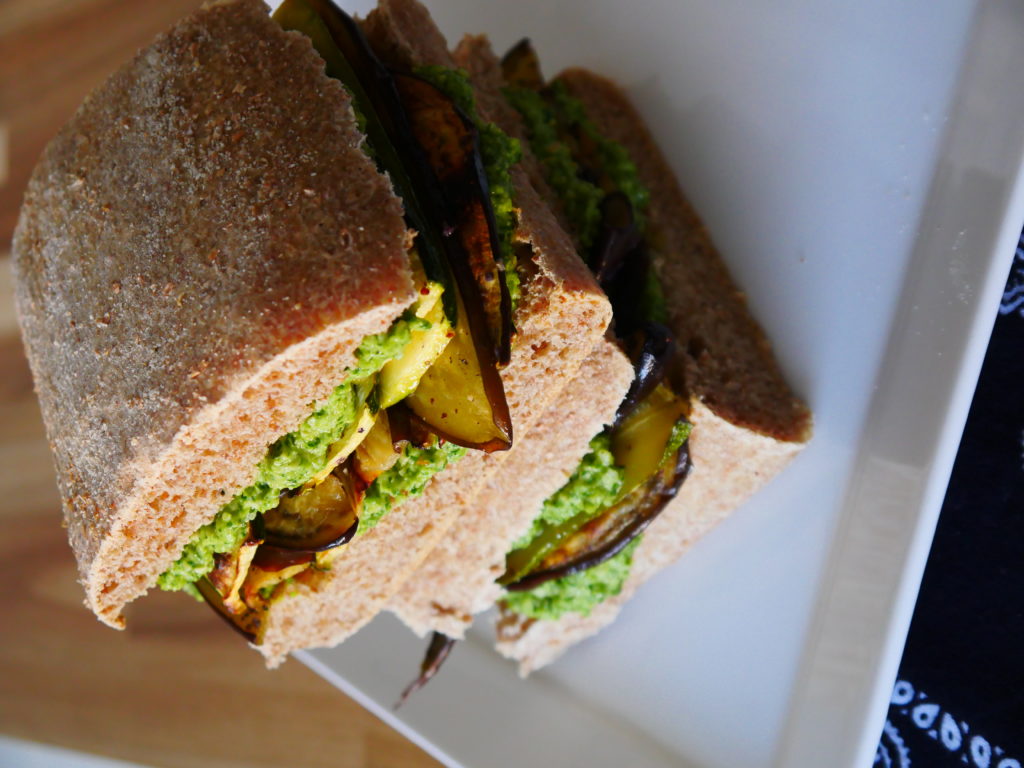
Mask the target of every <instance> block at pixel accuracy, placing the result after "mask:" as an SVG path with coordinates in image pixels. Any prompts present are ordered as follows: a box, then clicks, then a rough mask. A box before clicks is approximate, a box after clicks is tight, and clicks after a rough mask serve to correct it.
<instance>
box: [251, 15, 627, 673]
mask: <svg viewBox="0 0 1024 768" xmlns="http://www.w3.org/2000/svg"><path fill="white" fill-rule="evenodd" d="M362 26H363V29H364V32H365V33H366V36H367V38H368V39H369V40H370V42H371V44H372V46H373V48H374V50H375V51H376V52H377V53H378V55H380V56H381V58H382V59H383V60H384V61H385V63H387V64H389V65H391V66H395V67H401V68H406V69H409V68H412V67H415V66H417V65H421V64H425V65H439V66H447V67H451V66H454V62H453V60H452V57H451V54H450V53H449V51H448V47H447V43H446V42H445V39H444V37H443V36H442V35H441V33H440V32H439V31H438V30H437V28H436V27H435V26H434V23H433V20H432V19H431V18H430V15H429V13H428V12H427V10H426V9H425V8H424V7H423V6H422V5H420V4H419V3H418V2H415V0H383V2H381V3H380V4H379V6H378V7H377V8H376V9H375V10H374V11H373V12H372V13H371V14H370V15H369V16H368V17H367V18H366V20H365V21H363V22H362ZM478 106H479V108H478V112H479V113H480V117H481V118H482V119H484V120H493V119H494V118H493V116H492V115H490V114H489V113H488V111H487V107H486V104H484V103H480V104H479V105H478ZM512 180H513V186H514V188H515V202H516V207H517V209H518V212H519V225H518V228H517V230H516V233H515V235H514V240H515V242H516V243H518V244H520V245H521V246H522V247H523V248H524V249H525V250H526V251H528V252H529V254H530V256H529V259H528V260H527V261H526V262H525V263H523V261H522V260H521V269H520V275H521V277H522V279H523V296H522V298H521V300H520V303H519V306H518V308H517V310H516V313H515V316H514V318H513V319H514V323H515V327H516V339H515V343H514V346H513V349H512V357H511V361H510V363H509V365H508V366H507V367H506V368H505V369H504V370H503V371H502V381H503V383H504V386H505V395H506V398H507V400H508V404H509V410H510V413H511V415H512V422H513V428H514V431H515V435H514V440H515V441H516V443H517V444H518V442H520V441H522V440H524V439H525V438H527V436H528V434H529V432H530V430H531V428H532V426H533V425H534V423H535V422H536V421H537V420H538V419H539V418H540V417H541V416H542V415H543V413H544V412H545V411H546V409H547V406H548V404H549V403H550V402H551V401H552V399H553V398H554V397H556V396H557V394H558V393H559V391H560V390H561V388H562V387H563V386H565V384H566V383H567V382H568V381H569V380H570V379H571V377H572V376H573V375H574V374H575V372H576V371H577V370H578V369H579V367H580V365H581V364H582V362H583V360H584V358H585V357H586V355H587V353H588V352H589V351H590V350H591V349H592V348H593V346H594V345H595V344H596V343H597V342H598V340H600V338H601V337H602V335H603V334H604V332H605V329H606V328H607V327H608V323H609V322H610V320H611V307H610V306H609V304H608V301H607V299H606V298H605V297H604V295H603V294H602V293H601V290H600V288H599V287H598V286H597V284H596V282H595V281H594V279H593V276H592V275H591V274H590V271H589V270H588V269H587V268H586V266H585V265H583V264H582V262H581V261H580V260H579V258H578V257H577V255H576V251H575V249H574V248H573V245H572V242H571V240H570V239H569V238H568V236H567V235H566V233H565V231H564V230H563V229H562V228H561V227H560V226H559V225H558V222H557V221H556V220H555V219H554V217H553V216H552V214H551V211H550V210H549V208H548V206H547V205H546V204H545V203H544V201H543V200H542V199H541V198H540V197H539V195H538V194H537V193H536V191H535V190H534V189H533V187H532V186H531V185H530V183H529V181H528V179H527V176H526V174H525V172H524V171H523V169H522V168H518V167H517V168H514V169H513V172H512ZM508 455H509V452H500V453H493V454H486V455H485V454H481V453H479V452H471V453H470V454H468V455H466V456H465V457H464V458H463V459H462V460H461V461H459V462H458V463H457V464H456V465H455V466H452V467H449V468H448V469H446V470H445V471H444V472H442V473H440V474H439V475H437V476H436V477H434V478H433V479H432V480H431V482H430V484H429V485H428V487H427V490H426V492H425V493H424V494H423V496H421V497H419V498H417V499H411V500H408V501H406V502H405V503H403V504H402V505H401V506H400V507H398V508H396V509H395V510H393V511H392V512H390V513H389V514H388V515H387V516H385V517H384V518H383V519H382V520H381V521H380V522H379V523H378V524H377V526H376V527H374V529H373V530H372V531H370V532H369V533H367V534H366V535H365V536H361V537H358V538H356V539H355V540H353V541H352V542H351V543H350V544H349V545H347V546H346V550H345V552H344V554H343V555H342V556H340V557H338V558H336V559H335V560H334V561H333V563H332V568H331V570H330V571H328V572H325V573H324V572H307V573H308V575H307V576H306V578H305V579H304V580H303V581H302V583H300V584H297V585H296V588H295V590H292V591H289V594H288V595H285V596H284V597H282V598H281V599H280V600H278V601H276V602H275V603H274V604H273V605H272V606H271V610H270V612H269V615H268V618H267V623H266V631H265V634H264V637H263V642H262V644H261V645H260V646H259V649H260V651H261V652H262V653H263V654H264V655H265V656H266V657H267V661H268V664H270V665H276V664H278V663H279V662H280V661H281V660H282V659H283V658H284V656H285V655H286V654H287V653H288V652H290V651H291V650H294V649H296V648H300V647H309V646H329V645H335V644H337V643H339V642H341V641H342V640H344V639H345V638H346V637H348V636H349V635H351V634H352V633H354V632H355V631H357V630H358V629H359V628H360V627H362V626H363V625H364V624H365V623H366V622H367V621H369V620H370V619H371V618H372V617H373V616H374V615H375V614H376V613H377V612H378V611H379V610H381V609H383V608H384V607H385V605H386V604H387V601H388V600H389V599H390V598H392V596H393V595H394V594H395V592H396V591H397V590H398V589H399V587H400V586H401V585H402V584H403V583H404V582H406V581H407V580H408V579H410V578H411V579H413V580H418V579H419V574H415V575H414V572H415V571H416V569H417V568H418V567H419V566H420V564H421V563H422V562H423V560H424V559H425V558H426V557H427V556H428V554H429V553H430V552H431V550H432V549H434V547H435V546H437V545H438V543H439V542H441V541H442V540H443V539H444V538H445V535H446V533H447V532H448V531H449V530H450V528H451V526H452V525H453V524H454V523H455V522H456V519H457V518H458V517H459V515H460V514H461V513H462V512H463V511H464V510H468V509H472V508H473V505H472V502H473V500H474V499H475V498H476V496H477V494H478V493H479V491H480V490H481V489H482V488H483V487H484V484H485V483H486V482H487V480H488V478H490V477H492V476H493V473H494V472H495V471H496V470H497V469H498V467H499V465H500V464H501V463H503V462H504V461H505V460H506V458H507V457H508Z"/></svg>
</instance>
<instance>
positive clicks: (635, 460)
mask: <svg viewBox="0 0 1024 768" xmlns="http://www.w3.org/2000/svg"><path fill="white" fill-rule="evenodd" d="M684 411H685V404H684V403H683V402H682V401H681V400H680V399H679V398H677V397H676V396H675V395H674V394H673V393H672V391H671V390H670V389H668V387H666V386H665V385H659V386H658V387H656V388H655V390H654V391H653V392H652V393H651V394H650V395H648V397H647V398H645V399H644V400H643V401H642V402H641V403H640V404H639V405H638V406H637V407H636V408H635V409H634V410H633V412H632V413H631V414H630V415H629V416H628V417H627V418H626V419H625V420H624V421H623V422H622V424H620V425H619V426H618V427H616V428H615V429H613V430H612V432H611V447H612V453H613V454H614V456H615V463H616V464H618V465H619V466H621V467H622V468H623V484H622V488H621V489H620V491H619V495H618V499H617V500H616V502H615V504H613V505H612V506H611V507H609V508H608V509H606V510H603V511H598V512H597V513H596V514H594V513H591V512H587V513H581V514H579V515H576V516H575V517H572V518H570V519H569V520H566V521H565V522H563V523H561V524H559V525H546V526H544V527H543V528H542V529H541V530H540V532H539V533H538V534H537V536H535V537H534V539H533V541H531V542H530V543H529V544H527V545H526V546H525V547H521V548H520V549H515V550H513V551H512V552H510V553H509V554H508V557H507V558H506V562H505V566H506V567H505V573H504V575H503V576H502V577H501V578H500V579H499V580H498V583H499V584H502V585H504V586H505V587H506V588H508V589H529V588H530V587H524V586H521V585H522V584H524V583H529V584H533V585H536V584H538V583H541V582H540V581H535V580H534V579H533V576H534V574H536V573H541V572H545V573H546V572H548V571H552V570H553V569H556V568H559V567H560V566H562V565H563V564H564V563H567V562H568V563H577V562H589V564H590V565H596V564H597V563H598V562H603V561H604V560H606V559H607V558H609V557H612V556H613V555H614V554H616V553H617V552H619V551H621V549H622V548H623V547H625V546H626V544H628V543H629V541H630V540H632V539H633V538H634V537H635V536H636V535H638V534H639V533H640V532H641V531H642V530H643V529H644V528H646V526H647V524H648V523H649V522H650V521H651V520H653V519H654V517H655V516H657V514H658V513H659V512H660V511H661V510H662V509H663V508H664V506H665V504H667V503H668V501H669V500H670V499H671V498H672V497H673V496H674V495H675V492H676V490H677V489H678V487H679V484H681V483H682V481H683V479H685V477H686V475H687V474H688V472H689V468H688V467H689V454H688V452H686V450H685V448H683V447H682V446H683V444H684V443H685V440H686V438H687V437H688V436H689V429H690V425H689V422H687V420H686V417H685V415H684ZM680 450H683V451H684V452H685V454H686V456H685V461H684V463H683V466H682V467H680V466H678V462H679V451H680ZM666 473H668V474H666ZM645 521H646V522H645ZM583 567H584V566H580V567H578V568H577V570H582V569H583ZM585 567H590V566H589V565H588V566H585ZM559 575H563V576H564V575H566V574H565V573H564V572H561V571H560V572H559ZM548 578H554V577H553V576H545V578H544V579H542V581H546V580H547V579H548Z"/></svg>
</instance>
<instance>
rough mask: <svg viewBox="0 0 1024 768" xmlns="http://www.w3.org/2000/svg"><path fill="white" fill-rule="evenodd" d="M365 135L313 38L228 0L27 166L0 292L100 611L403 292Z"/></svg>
mask: <svg viewBox="0 0 1024 768" xmlns="http://www.w3.org/2000/svg"><path fill="white" fill-rule="evenodd" d="M361 144H362V137H361V135H360V133H359V132H358V130H357V128H356V123H355V119H354V116H353V113H352V110H351V108H350V106H349V97H348V95H347V94H346V92H345V90H344V89H343V88H342V87H341V85H340V84H339V83H338V82H336V81H334V80H331V79H329V78H328V77H326V76H325V75H324V73H323V62H322V61H321V59H320V58H319V57H318V56H317V55H316V54H315V53H314V52H313V50H312V47H311V46H310V44H309V42H308V41H307V40H306V39H305V38H303V37H301V36H299V35H297V34H287V33H285V32H283V31H282V30H281V29H280V28H279V27H278V25H277V24H275V23H274V22H273V21H271V19H270V18H269V17H268V16H267V13H266V8H265V6H263V4H262V3H260V2H258V1H257V0H242V1H240V2H233V3H218V4H214V5H211V6H208V7H206V8H203V9H202V10H200V11H198V12H196V13H195V14H193V15H191V16H189V17H188V18H186V19H184V20H183V21H181V22H180V23H179V24H177V25H176V26H175V27H174V28H173V29H171V30H170V31H168V32H166V33H165V34H163V35H161V36H160V37H159V38H157V40H156V41H155V42H153V43H152V44H151V45H149V46H148V47H147V48H145V49H144V50H142V51H141V52H140V53H139V54H138V55H137V56H136V57H135V58H134V59H133V60H132V61H130V62H129V63H127V64H125V65H124V66H123V67H121V69H119V70H118V71H117V72H116V73H115V74H114V75H113V76H112V77H111V78H110V79H109V80H108V81H107V82H106V83H104V84H103V85H102V86H100V87H99V88H98V89H97V90H96V91H95V92H93V93H92V95H90V96H89V97H88V99H87V100H86V101H85V103H84V104H83V105H82V106H81V107H80V109H79V110H78V112H77V113H76V114H75V115H74V117H73V118H72V119H71V121H70V122H69V123H68V124H67V125H66V126H65V127H64V128H63V129H62V130H61V131H60V133H59V134H58V135H57V136H56V138H54V139H53V141H52V142H51V143H50V145H49V146H48V148H47V149H46V151H45V153H44V155H43V157H42V159H41V160H40V163H39V165H38V167H37V168H36V170H35V172H34V175H33V177H32V180H31V182H30V184H29V187H28V190H27V192H26V195H25V201H24V207H23V209H22V213H21V217H20V221H19V224H18V228H17V231H16V234H15V238H14V249H13V250H14V253H13V265H14V270H15V273H16V277H17V294H16V298H17V309H18V315H19V319H20V323H21V327H22V332H23V336H24V340H25V345H26V348H27V351H28V357H29V361H30V363H31V366H32V371H33V374H34V376H35V382H36V389H37V391H38V394H39V400H40V403H41V406H42V411H43V418H44V420H45V423H46V428H47V433H48V436H49V439H50V443H51V445H52V447H53V451H54V459H55V463H56V469H57V477H58V483H59V485H60V492H61V496H62V499H63V507H64V514H65V519H66V521H67V528H68V533H69V536H70V539H71V545H72V547H73V549H74V551H75V555H76V556H77V558H78V564H79V569H80V574H81V581H82V584H83V586H84V587H85V592H86V603H87V605H88V606H89V607H90V608H92V609H93V610H94V611H95V612H96V614H97V615H98V616H99V617H100V618H101V619H102V620H103V621H105V622H106V623H108V624H111V625H113V626H122V625H123V618H122V616H121V611H122V608H123V607H124V605H125V604H126V603H128V602H129V601H131V600H134V599H135V598H137V597H139V596H141V595H142V594H144V593H145V592H146V591H147V590H148V589H149V588H151V587H152V586H153V585H154V583H155V582H156V578H157V576H158V575H159V574H160V573H161V572H163V571H164V570H165V569H166V568H167V567H168V566H170V565H171V563H173V562H174V560H175V559H176V558H177V557H178V555H179V554H180V553H181V550H182V548H183V547H184V545H185V542H186V541H187V540H188V539H189V537H190V536H191V535H192V533H193V532H194V531H195V530H196V529H198V528H199V527H200V526H201V525H203V524H204V523H206V522H209V521H210V520H211V519H212V518H213V516H214V514H215V513H216V512H217V510H218V508H219V507H220V506H221V505H222V504H223V503H224V502H225V501H226V500H227V499H230V498H231V497H232V496H233V495H234V494H235V493H236V492H237V491H238V490H240V489H241V488H243V487H244V486H246V485H247V484H248V483H249V482H250V481H251V479H252V473H253V468H254V467H255V465H256V463H257V462H258V461H259V460H260V459H261V458H262V457H263V455H264V454H265V453H266V449H267V446H268V445H269V444H270V443H271V442H273V441H274V440H275V439H276V438H277V437H278V436H279V435H281V434H282V433H285V432H288V431H290V430H292V429H294V428H295V427H296V426H297V425H298V424H299V422H300V421H301V420H302V419H303V418H304V417H305V416H306V415H307V414H308V413H309V410H310V404H311V403H312V402H313V401H315V400H319V399H322V398H324V397H326V396H327V395H328V394H329V393H330V392H331V390H332V389H333V387H334V386H335V385H336V384H337V383H338V382H339V381H340V380H341V379H342V378H343V376H344V371H345V369H346V368H347V367H349V366H350V365H352V364H353V362H354V351H355V348H356V345H357V344H358V343H359V341H360V340H361V339H362V338H363V337H364V336H365V335H367V334H371V333H376V332H380V331H383V330H386V329H387V328H388V326H389V325H390V323H391V322H392V320H394V318H395V317H396V316H397V315H398V314H399V313H400V312H401V311H402V310H403V308H404V307H405V306H407V305H408V304H409V303H410V302H411V301H412V300H413V298H414V292H413V286H412V281H411V274H410V271H409V263H408V256H407V250H408V246H409V242H410V238H409V235H408V233H407V231H406V228H405V225H404V223H403V219H402V209H401V203H400V201H399V200H398V199H397V198H396V197H395V196H394V195H393V194H392V192H391V189H390V185H389V184H388V182H387V179H386V178H385V177H383V176H382V175H380V174H378V173H377V171H376V169H375V168H374V166H373V164H372V162H371V161H370V160H369V159H368V158H367V157H366V155H365V154H364V153H363V151H362V150H361V149H360V145H361ZM368 275H369V276H371V279H367V276H368Z"/></svg>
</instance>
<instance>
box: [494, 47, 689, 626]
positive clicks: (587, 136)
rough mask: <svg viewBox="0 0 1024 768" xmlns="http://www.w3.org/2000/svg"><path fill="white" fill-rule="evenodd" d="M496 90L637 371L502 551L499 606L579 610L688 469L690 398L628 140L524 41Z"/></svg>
mask: <svg viewBox="0 0 1024 768" xmlns="http://www.w3.org/2000/svg"><path fill="white" fill-rule="evenodd" d="M502 67H503V72H504V75H505V80H506V83H507V85H508V87H507V88H506V89H505V92H504V93H505V96H506V98H507V99H508V101H509V103H511V104H512V106H513V107H515V108H516V110H517V111H518V112H519V113H520V115H521V116H522V118H523V122H524V125H525V128H526V134H527V138H528V140H529V143H530V148H531V150H532V151H533V153H534V154H535V155H536V157H537V158H538V160H539V162H540V163H541V166H542V168H543V171H544V174H545V178H546V180H547V181H548V183H549V185H550V186H551V188H552V190H553V191H554V193H555V194H556V195H557V197H558V200H559V203H560V204H561V208H562V212H563V214H564V216H565V218H566V219H567V220H568V223H569V225H570V228H571V230H572V232H573V235H574V237H575V238H576V240H577V242H578V244H579V247H580V251H581V253H582V254H583V256H584V258H585V259H586V261H587V263H588V265H589V266H590V267H591V269H592V270H593V271H594V273H595V275H596V277H597V278H598V281H599V282H600V283H601V286H602V288H604V290H605V291H606V293H607V294H608V296H609V298H610V300H611V302H612V308H613V312H614V329H615V333H616V336H617V337H618V338H619V340H620V341H621V342H622V343H623V345H624V346H625V347H626V349H627V351H629V353H630V356H631V358H632V359H633V361H634V365H635V368H636V376H635V379H634V381H633V384H632V386H631V387H630V390H629V393H628V394H627V396H626V399H625V400H624V402H623V403H622V405H621V406H620V407H619V412H618V414H617V416H616V420H615V422H614V424H612V425H611V426H610V427H608V428H607V429H605V430H604V432H602V433H601V434H600V435H598V436H597V437H596V438H594V440H593V441H592V442H591V445H590V451H589V453H588V454H587V455H586V456H585V457H584V458H583V460H582V461H581V463H580V465H579V466H578V468H577V469H576V471H575V472H574V473H573V474H572V476H571V477H570V478H569V480H568V481H567V482H566V484H565V485H564V486H563V487H562V488H561V489H560V490H559V491H557V492H556V493H555V494H554V495H553V496H551V497H550V498H549V499H548V500H547V501H546V502H545V504H544V505H543V507H542V509H541V511H540V514H539V515H538V516H537V518H536V519H535V520H534V521H533V524H532V525H531V527H530V529H529V530H528V531H527V532H526V533H524V534H523V536H522V537H521V538H520V539H519V540H518V541H516V542H515V543H514V544H513V546H512V550H511V551H510V552H509V553H508V556H507V558H506V571H505V574H504V575H503V576H502V577H501V578H500V579H499V583H500V584H502V585H504V586H505V588H506V590H507V591H506V594H505V596H504V598H503V601H502V602H503V607H504V608H505V609H506V610H508V611H510V612H513V613H517V614H520V615H522V616H526V617H529V618H531V619H557V618H559V617H560V616H562V615H564V614H565V613H568V612H574V613H579V614H582V615H584V616H587V615H589V614H590V612H591V611H592V610H593V609H594V607H595V606H597V605H599V604H600V603H601V602H603V601H604V600H606V599H607V598H609V597H612V596H614V595H617V594H618V593H619V592H620V591H621V590H622V587H623V585H624V584H625V581H626V579H627V578H628V576H629V572H630V567H631V565H632V558H633V553H634V552H635V550H636V548H637V546H639V543H640V540H641V538H642V535H643V534H642V532H643V530H644V529H645V528H646V527H647V525H649V524H650V522H651V521H652V520H653V519H654V518H655V517H656V516H657V514H658V513H659V512H660V511H661V510H662V509H664V507H665V506H666V505H667V503H668V502H669V501H670V500H671V499H672V498H673V497H674V496H675V494H676V492H677V491H678V489H679V487H680V485H681V484H682V482H683V480H684V479H685V478H686V476H687V474H688V472H689V470H690V461H689V452H688V447H687V439H688V437H689V433H690V428H691V426H690V423H689V421H688V420H687V403H686V401H685V400H684V399H682V398H680V397H679V396H678V395H677V394H676V393H675V392H674V391H673V389H672V385H671V384H670V383H669V382H668V381H667V379H666V373H667V367H668V363H669V360H670V359H671V356H672V354H673V352H674V348H675V340H674V339H673V337H672V334H671V332H670V331H669V330H668V329H667V328H666V327H665V326H664V321H665V319H666V309H665V300H664V294H663V291H662V289H661V285H660V283H659V281H658V277H657V274H656V273H655V271H654V270H653V268H652V267H651V261H652V251H653V250H654V249H655V248H656V243H657V241H658V237H657V233H656V232H652V231H650V226H649V224H648V222H647V221H646V220H645V216H644V211H645V208H646V206H647V202H648V199H649V193H648V191H647V189H646V188H645V187H644V185H643V184H642V183H641V182H640V179H639V176H638V173H637V170H636V167H635V165H634V164H633V163H632V161H631V160H630V159H629V157H628V155H627V153H626V151H625V149H624V148H623V147H622V146H620V145H619V144H617V143H616V142H614V141H611V140H609V139H607V138H606V137H604V136H602V135H601V133H600V132H599V131H598V130H597V128H596V126H595V125H594V123H593V122H592V121H591V120H590V119H589V118H588V117H587V114H586V110H585V108H584V107H583V105H582V103H580V102H579V101H578V100H577V99H575V98H573V97H572V96H571V95H570V94H569V93H568V91H567V90H566V89H565V88H564V87H563V86H562V84H561V83H559V82H557V81H556V82H554V83H550V84H548V83H545V82H544V80H543V78H542V76H541V74H540V67H539V64H538V61H537V57H536V54H535V53H534V51H533V49H532V48H531V47H530V45H529V43H528V41H523V42H522V43H520V44H519V45H517V46H516V47H515V48H513V49H512V50H511V51H510V52H509V54H507V55H506V57H505V59H504V60H503V62H502Z"/></svg>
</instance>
